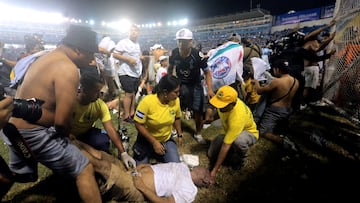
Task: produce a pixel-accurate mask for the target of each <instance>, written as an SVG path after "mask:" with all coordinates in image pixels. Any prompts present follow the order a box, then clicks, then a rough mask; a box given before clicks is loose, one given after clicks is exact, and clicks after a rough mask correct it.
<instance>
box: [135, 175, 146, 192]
mask: <svg viewBox="0 0 360 203" xmlns="http://www.w3.org/2000/svg"><path fill="white" fill-rule="evenodd" d="M133 182H134V186H135V187H136V189H138V190H140V191H143V190H144V189H145V188H146V185H145V183H144V181H143V179H142V177H141V176H139V175H135V176H133Z"/></svg>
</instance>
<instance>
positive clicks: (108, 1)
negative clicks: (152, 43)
mask: <svg viewBox="0 0 360 203" xmlns="http://www.w3.org/2000/svg"><path fill="white" fill-rule="evenodd" d="M335 1H336V0H177V1H174V0H1V1H0V2H4V3H7V4H10V5H13V6H18V7H27V8H32V9H37V10H41V11H49V12H61V13H62V14H63V15H64V16H67V17H74V18H81V19H93V20H95V21H100V20H105V21H114V20H118V19H119V18H123V17H126V18H128V19H131V20H132V21H134V22H136V23H139V24H141V23H149V22H157V21H166V20H178V19H181V18H188V19H189V20H191V19H203V18H207V17H213V16H219V15H226V14H231V13H236V12H242V11H246V10H249V9H250V8H256V7H258V6H260V7H261V8H263V9H266V10H269V11H270V12H271V14H273V15H277V14H283V13H286V12H288V11H289V10H295V11H296V10H304V9H309V8H315V7H321V6H326V5H334V4H335Z"/></svg>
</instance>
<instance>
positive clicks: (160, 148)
mask: <svg viewBox="0 0 360 203" xmlns="http://www.w3.org/2000/svg"><path fill="white" fill-rule="evenodd" d="M153 148H154V151H155V153H156V154H159V155H164V154H165V152H166V148H165V147H164V145H163V144H161V143H160V142H159V141H156V142H155V143H154V144H153Z"/></svg>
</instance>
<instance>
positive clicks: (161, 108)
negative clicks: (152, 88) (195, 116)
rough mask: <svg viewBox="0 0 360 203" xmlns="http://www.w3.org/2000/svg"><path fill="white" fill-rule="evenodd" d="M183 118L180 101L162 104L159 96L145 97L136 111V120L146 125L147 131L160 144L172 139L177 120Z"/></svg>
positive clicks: (177, 99)
mask: <svg viewBox="0 0 360 203" xmlns="http://www.w3.org/2000/svg"><path fill="white" fill-rule="evenodd" d="M180 117H181V110H180V100H179V98H176V100H174V101H170V102H169V103H168V104H162V103H161V102H160V100H159V99H158V97H157V94H150V95H147V96H145V97H144V98H143V99H142V100H141V101H140V103H139V104H138V107H137V109H136V113H135V117H134V120H135V121H136V122H139V123H142V124H144V125H145V127H146V128H147V130H148V131H149V132H150V134H151V135H152V136H154V137H155V138H156V140H158V141H159V142H164V141H167V140H169V139H170V137H171V130H172V127H173V123H174V122H175V118H180Z"/></svg>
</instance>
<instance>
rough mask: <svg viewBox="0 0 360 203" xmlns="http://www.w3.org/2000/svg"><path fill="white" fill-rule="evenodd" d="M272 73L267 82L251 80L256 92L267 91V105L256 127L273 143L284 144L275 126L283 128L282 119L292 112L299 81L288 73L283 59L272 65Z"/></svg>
mask: <svg viewBox="0 0 360 203" xmlns="http://www.w3.org/2000/svg"><path fill="white" fill-rule="evenodd" d="M272 68H273V72H274V75H275V76H276V77H277V78H274V79H272V80H271V81H270V82H269V83H268V84H266V85H264V86H260V84H259V81H257V80H255V79H254V80H253V83H254V84H255V89H256V91H257V93H258V94H265V93H269V95H268V99H267V106H266V108H265V111H264V113H263V114H262V116H261V118H260V121H259V125H258V129H259V132H260V136H262V137H264V138H266V139H268V140H271V141H273V142H275V143H279V144H284V137H282V136H279V133H281V132H279V131H278V129H277V128H279V127H280V128H281V127H282V128H284V126H281V125H284V121H285V120H286V119H287V118H288V117H289V116H290V114H291V113H292V111H293V109H292V105H291V103H292V100H293V97H294V95H295V93H296V92H297V89H298V88H299V81H298V80H297V79H296V78H295V77H292V76H290V75H289V70H290V67H289V62H288V61H286V60H283V59H279V60H277V61H275V62H274V63H273V65H272Z"/></svg>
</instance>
